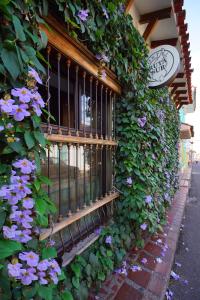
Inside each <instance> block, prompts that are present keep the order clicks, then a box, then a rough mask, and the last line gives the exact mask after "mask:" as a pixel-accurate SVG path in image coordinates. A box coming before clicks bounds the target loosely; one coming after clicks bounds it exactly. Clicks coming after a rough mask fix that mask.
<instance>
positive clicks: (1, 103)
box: [0, 99, 16, 114]
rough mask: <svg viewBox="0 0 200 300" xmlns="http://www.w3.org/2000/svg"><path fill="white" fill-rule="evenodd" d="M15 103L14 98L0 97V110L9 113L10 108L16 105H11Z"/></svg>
mask: <svg viewBox="0 0 200 300" xmlns="http://www.w3.org/2000/svg"><path fill="white" fill-rule="evenodd" d="M14 103H15V100H13V99H0V109H1V112H4V113H7V114H9V113H11V112H12V110H13V109H14V108H15V107H16V105H13V104H14Z"/></svg>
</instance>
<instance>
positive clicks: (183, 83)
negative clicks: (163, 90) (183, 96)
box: [171, 82, 186, 87]
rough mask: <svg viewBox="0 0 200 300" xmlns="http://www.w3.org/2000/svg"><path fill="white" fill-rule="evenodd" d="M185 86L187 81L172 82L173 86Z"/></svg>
mask: <svg viewBox="0 0 200 300" xmlns="http://www.w3.org/2000/svg"><path fill="white" fill-rule="evenodd" d="M175 86H176V87H185V86H186V83H185V82H173V83H172V84H171V87H175Z"/></svg>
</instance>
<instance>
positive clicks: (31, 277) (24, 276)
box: [20, 268, 38, 285]
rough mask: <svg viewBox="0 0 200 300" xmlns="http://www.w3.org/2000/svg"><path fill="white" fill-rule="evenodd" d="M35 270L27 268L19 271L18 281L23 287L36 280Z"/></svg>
mask: <svg viewBox="0 0 200 300" xmlns="http://www.w3.org/2000/svg"><path fill="white" fill-rule="evenodd" d="M35 273H36V270H35V269H34V268H28V269H26V270H25V269H24V270H22V271H21V274H20V280H21V283H22V284H23V285H30V284H31V283H32V282H33V281H35V280H37V279H38V276H36V275H35Z"/></svg>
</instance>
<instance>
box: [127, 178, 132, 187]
mask: <svg viewBox="0 0 200 300" xmlns="http://www.w3.org/2000/svg"><path fill="white" fill-rule="evenodd" d="M126 183H127V185H128V186H131V185H132V184H133V180H132V178H131V177H128V178H127V179H126Z"/></svg>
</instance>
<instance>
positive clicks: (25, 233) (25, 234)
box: [15, 229, 32, 243]
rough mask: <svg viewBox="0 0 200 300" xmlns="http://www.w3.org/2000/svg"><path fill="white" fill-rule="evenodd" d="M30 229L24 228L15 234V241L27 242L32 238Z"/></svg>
mask: <svg viewBox="0 0 200 300" xmlns="http://www.w3.org/2000/svg"><path fill="white" fill-rule="evenodd" d="M30 234H31V230H29V229H25V230H22V231H20V232H19V233H17V234H16V237H15V241H17V242H20V243H27V242H28V241H30V240H32V236H31V235H30Z"/></svg>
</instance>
